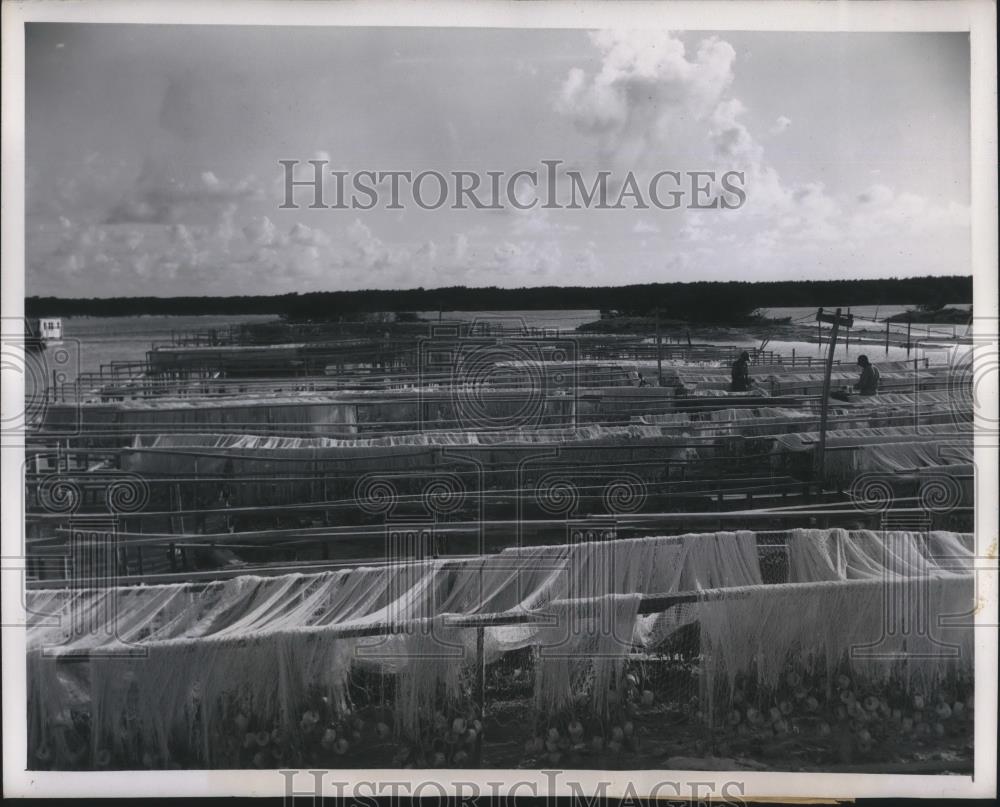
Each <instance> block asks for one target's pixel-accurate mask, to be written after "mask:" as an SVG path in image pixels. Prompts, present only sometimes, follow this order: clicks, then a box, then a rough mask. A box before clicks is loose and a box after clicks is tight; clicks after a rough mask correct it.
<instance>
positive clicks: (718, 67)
mask: <svg viewBox="0 0 1000 807" xmlns="http://www.w3.org/2000/svg"><path fill="white" fill-rule="evenodd" d="M590 38H591V41H592V42H593V44H594V45H595V46H596V47H597V48H598V50H599V51H600V54H601V67H600V69H599V70H598V71H597V72H596V73H595V74H593V75H589V74H588V73H587V72H586V71H585V70H583V69H581V68H573V69H571V70H570V71H569V74H568V75H567V77H566V79H565V81H564V82H563V84H562V87H561V89H560V93H559V98H558V101H557V109H558V110H559V111H560V112H561V113H562V114H564V115H566V116H568V117H569V119H570V120H571V121H572V122H573V124H574V125H575V126H576V128H577V129H578V130H580V131H581V132H584V133H587V134H591V135H595V136H597V137H598V139H599V142H600V146H601V150H602V152H603V155H604V156H605V157H610V158H619V159H624V160H638V159H641V158H642V157H645V156H647V155H649V154H650V153H651V152H653V151H654V150H655V149H656V148H658V147H659V146H661V145H662V144H664V143H665V142H666V141H667V139H668V138H669V135H670V132H671V131H672V129H674V127H675V124H676V123H677V122H678V121H685V120H687V119H695V120H698V119H701V118H704V117H705V116H706V115H708V114H709V113H710V112H711V111H712V110H713V109H714V108H715V107H716V106H717V104H718V102H719V100H720V98H721V97H722V95H723V93H724V92H725V90H726V89H727V88H728V87H729V85H730V83H731V82H732V80H733V61H734V59H735V55H736V54H735V51H734V50H733V48H732V46H731V45H729V43H727V42H724V41H722V40H721V39H718V38H717V37H711V38H708V39H705V40H703V41H702V42H701V43H700V44H699V46H698V48H697V50H696V51H695V53H694V54H693V58H689V57H688V54H687V53H686V52H685V47H684V43H683V42H682V41H681V40H680V39H679V38H677V37H676V36H674V35H673V34H671V33H669V32H667V31H657V30H641V31H640V30H629V31H602V32H597V33H593V34H591V35H590Z"/></svg>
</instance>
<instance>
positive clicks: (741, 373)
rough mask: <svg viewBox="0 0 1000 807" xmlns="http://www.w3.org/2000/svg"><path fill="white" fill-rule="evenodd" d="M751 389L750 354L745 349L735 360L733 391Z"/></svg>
mask: <svg viewBox="0 0 1000 807" xmlns="http://www.w3.org/2000/svg"><path fill="white" fill-rule="evenodd" d="M749 389H750V354H749V353H747V352H746V351H745V350H744V351H743V352H742V353H741V354H740V357H739V358H738V359H737V360H736V361H735V362H733V383H732V387H731V390H732V391H733V392H746V391H747V390H749Z"/></svg>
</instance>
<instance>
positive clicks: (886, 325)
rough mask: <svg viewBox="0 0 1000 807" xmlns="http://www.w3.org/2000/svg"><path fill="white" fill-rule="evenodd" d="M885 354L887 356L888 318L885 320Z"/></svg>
mask: <svg viewBox="0 0 1000 807" xmlns="http://www.w3.org/2000/svg"><path fill="white" fill-rule="evenodd" d="M885 355H886V357H888V356H889V320H886V321H885Z"/></svg>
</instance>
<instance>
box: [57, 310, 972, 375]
mask: <svg viewBox="0 0 1000 807" xmlns="http://www.w3.org/2000/svg"><path fill="white" fill-rule="evenodd" d="M835 307H836V306H831V308H835ZM955 307H965V308H968V306H967V305H966V306H962V305H956V306H955ZM844 308H846V306H844ZM904 310H906V307H905V306H855V307H852V309H851V313H853V314H854V315H855V317H856V318H857V319H856V326H855V330H854V331H853V332H852V339H851V343H850V345H848V344H847V343H846V342H843V341H841V342H839V344H838V346H837V354H836V355H837V358H839V359H841V360H850V359H854V358H856V357H857V355H858V353H862V352H865V353H868V354H870V355H872V357H873V359H875V360H878V359H882V360H885V359H890V360H895V359H901V358H907V353H906V350H905V349H904V348H900V347H890V348H889V353H888V355H886V352H885V347H884V342H883V343H878V342H877V340H878V334H880V333H884V332H885V331H884V326H883V325H881V324H878V323H875V322H874V321H871V322H866V321H865V319H866V318H871V319H872V320H874V318H875V317H876V316H877V317H885V316H891V315H892V314H896V313H901V312H902V311H904ZM768 311H769V312H770V315H771V316H774V317H792V319H793V320H801V321H802V323H803V324H811V323H812V322H814V320H815V314H816V309H815V308H771V309H768ZM420 315H421V316H422V317H424V318H425V319H428V320H430V321H431V322H433V321H435V320H436V319H437V317H438V312H437V311H426V312H421V314H420ZM599 317H600V312H599V311H596V310H574V311H443V312H441V318H442V319H443V320H449V319H451V320H455V319H461V320H471V321H475V320H480V321H486V322H491V323H502V324H503V325H504V326H505V327H508V328H522V327H523V328H558V329H559V330H561V331H572V330H573V329H574V328H576V327H577V326H578V325H581V324H583V323H585V322H592V321H594V320H595V319H598V318H599ZM274 319H276V317H275V316H272V315H257V316H253V315H247V316H197V317H195V316H183V317H160V316H140V317H67V318H64V319H63V333H64V338H65V346H66V347H67V348H68V353H69V355H70V359H69V363H70V367H68V368H67V369H68V370H69V373H68V376H69V378H73V377H75V374H76V372H95V371H97V370H98V369H99V368H100V366H101V365H102V364H108V363H110V362H112V361H136V362H138V361H142V360H143V359H144V358H145V356H146V351H147V350H149V349H150V347H151V345H152V344H153V343H155V342H169V341H170V338H171V334H172V333H173V332H175V331H195V330H207V329H210V328H219V329H223V328H226V327H228V326H229V325H231V324H235V323H240V322H266V321H270V320H274ZM896 327H898V326H896ZM865 329H870V331H871V333H869V334H863V333H862V331H863V330H865ZM895 329H896V328H894V330H895ZM899 330H900V332H903V333H905V326H904V327H902V328H901V329H899ZM927 330H928V329H927V328H926V326H914V330H913V333H914V338H915V340H916V338H917V337H919V338H921V339H926V338H928V333H927ZM955 330H956V331H957V333H958V335H961V333H962V331H963V330H964V328H962V327H958V328H957V329H955ZM929 331H930V333H929V336H930V338H932V339H933V338H935V337H937V338H942V339H944V338H950V337H951V336H952V332H953V329H952V327H951V326H950V325H948V326H943V325H938V326H931V327H930V329H929ZM859 337H866V338H870V339H872V340H875V342H876V343H874V344H873V343H872V342H869V343H867V344H865V343H861V342H860V341H859ZM718 341H720V342H723V341H724V342H725V343H727V344H741V345H746V346H748V347H750V346H756V345H759V340H756V339H748V338H738V337H737V336H736V335H735V334H734V337H733V338H727V339H725V340H722V339H720V340H718ZM767 347H768V349H770V350H774V351H775V352H776V353H778V352H780V353H782V354H785V355H791V352H792V350H793V349H794V350H795V352H796V355H797V356H802V357H805V356H814V357H818V356H821V355H825V353H826V349H827V347H826V345H823V346H820V345H819V344H817V343H809V342H787V341H778V340H775V341H771V342H769V343H768V345H767ZM938 352H939V351H937V350H935V349H931V350H929V351H926V352H925V350H924V349H922V348H918V349H917V350H915V351H914V352H913V353H911V354H910V357H912V356H918V357H923V356H924V355H934V354H935V353H938ZM74 368H75V371H76V372H74V371H73V370H74Z"/></svg>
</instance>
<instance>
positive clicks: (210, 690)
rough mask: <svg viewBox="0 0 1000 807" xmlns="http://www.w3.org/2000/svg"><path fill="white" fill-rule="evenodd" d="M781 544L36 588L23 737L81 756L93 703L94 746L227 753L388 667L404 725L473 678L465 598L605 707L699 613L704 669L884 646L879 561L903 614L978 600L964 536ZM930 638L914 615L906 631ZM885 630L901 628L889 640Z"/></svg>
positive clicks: (542, 697) (531, 550)
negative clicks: (762, 549) (649, 651)
mask: <svg viewBox="0 0 1000 807" xmlns="http://www.w3.org/2000/svg"><path fill="white" fill-rule="evenodd" d="M787 545H788V564H789V581H790V583H789V584H787V585H764V584H763V583H762V578H761V570H760V564H759V561H758V537H757V536H756V535H755V534H754V533H751V532H736V533H732V532H719V533H705V534H688V535H682V536H672V537H650V538H635V539H620V540H617V541H596V542H589V543H579V544H570V545H559V546H542V547H521V548H512V549H508V550H505V551H503V552H500V553H498V554H496V555H489V556H479V557H475V558H469V559H451V560H445V559H436V560H427V561H421V562H410V563H399V564H385V565H382V566H371V567H362V568H355V569H349V570H339V571H334V572H325V573H322V574H310V575H282V576H276V577H255V576H243V577H238V578H235V579H232V580H228V581H224V582H212V583H208V584H206V585H202V586H199V585H192V584H178V585H166V586H144V587H131V588H116V589H110V590H96V589H90V590H76V591H52V590H38V591H32V592H31V593H30V596H29V602H28V607H29V612H30V613H31V614H33V616H32V619H31V622H32V625H31V627H30V628H29V631H28V646H29V652H28V667H29V671H28V681H29V684H30V692H29V726H30V732H29V740H30V744H31V746H32V747H44V748H47V749H50V752H51V753H53V754H55V755H56V756H57V757H59V756H60V755H63V756H65V757H71V756H72V754H73V753H74V751H73V749H71V748H63V747H60V742H61V740H60V736H61V735H60V734H59V732H58V731H54V728H56V727H58V726H60V725H62V724H65V722H66V721H67V720H68V719H69V718H68V717H67V716H68V715H69V714H70V713H71V712H73V711H74V710H84V711H86V712H87V713H88V715H89V732H90V736H91V738H92V739H91V744H90V747H91V753H96V749H99V748H100V749H107V750H109V751H112V752H113V753H121V754H123V755H127V753H128V752H129V751H131V753H132V754H133V756H134V754H135V753H136V751H135V749H136V748H137V747H138V748H141V749H144V750H146V751H147V752H154V753H155V754H156V755H157V756H158V757H159V758H166V757H167V756H168V754H169V752H170V749H175V748H177V747H183V748H186V749H188V753H189V754H190V755H192V758H193V759H195V760H197V761H198V762H199V763H200V764H204V765H206V766H217V765H220V764H226V763H227V760H228V759H229V757H228V756H227V754H228V752H227V750H226V746H225V744H224V743H223V742H222V740H221V739H220V738H219V736H218V734H217V733H218V726H219V725H221V724H223V723H225V722H226V721H227V720H229V721H231V720H232V719H233V716H234V715H235V714H253V715H255V716H257V717H259V718H260V719H262V720H263V719H267V720H273V721H274V722H276V723H280V724H288V725H294V720H295V719H297V716H298V715H299V714H300V713H301V710H302V708H303V706H302V704H303V703H306V702H309V699H310V698H316V697H322V698H324V699H325V701H324V702H325V703H326V704H328V706H329V708H330V709H332V710H333V711H334V712H336V711H338V710H339V711H344V710H346V709H348V708H349V704H350V697H349V685H350V681H351V679H352V676H354V675H355V674H357V673H361V672H363V671H365V670H367V671H370V672H375V673H377V674H381V675H390V676H392V677H393V678H394V680H395V682H396V689H395V693H396V695H395V712H396V716H397V729H398V730H400V731H403V732H413V731H416V728H417V726H418V725H419V723H420V721H421V720H422V719H426V718H427V716H428V715H429V714H431V713H432V712H433V710H434V708H435V704H440V703H441V702H442V701H444V702H448V701H457V700H458V699H460V698H461V697H462V693H463V687H465V688H466V689H467V687H468V681H469V678H470V676H471V675H472V672H473V671H472V667H473V666H474V665H473V663H472V662H473V661H474V659H475V649H476V644H477V631H476V629H475V628H474V627H460V626H458V625H455V624H452V622H453V620H454V618H457V617H466V618H471V617H475V616H476V615H480V616H483V617H489V619H492V620H494V621H497V620H498V619H499V618H506V619H507V620H508V621H510V620H520V621H519V622H517V623H515V624H501V625H493V626H488V627H486V629H485V631H484V632H483V635H482V643H483V659H484V661H485V663H486V664H490V663H491V662H493V661H495V660H497V659H499V658H500V657H501V656H503V655H504V654H505V653H509V652H511V651H514V650H518V649H523V648H536V651H535V664H536V675H535V683H534V686H535V704H536V707H537V709H538V711H539V712H540V713H547V712H557V711H559V710H560V709H563V708H565V707H566V706H567V705H568V704H570V703H571V702H573V701H574V699H577V700H578V698H579V696H580V695H581V693H582V694H583V695H584V696H585V697H587V698H588V699H589V702H590V704H591V707H592V709H593V710H594V711H595V712H597V713H600V712H602V711H603V710H604V709H605V708H606V706H607V700H608V698H609V697H610V695H611V693H613V692H614V691H615V690H616V689H617V688H618V684H619V678H620V676H621V672H622V664H623V660H624V658H625V656H626V655H627V654H628V653H629V652H630V651H631V650H632V649H633V648H637V647H651V646H654V645H655V644H657V643H658V642H660V641H662V640H663V639H664V638H665V637H668V636H670V635H671V634H672V632H673V631H675V630H677V628H679V627H681V626H683V625H690V624H691V623H692V622H697V623H698V626H699V629H700V634H701V642H702V655H703V657H704V658H705V659H706V664H707V671H708V675H709V680H714V679H713V677H714V676H722V677H724V678H727V679H728V680H730V681H731V679H732V677H733V676H735V675H736V674H737V673H752V674H754V675H756V676H758V677H759V678H760V679H761V681H762V682H763V683H764V684H765V685H767V684H768V683H770V682H772V681H773V678H774V676H775V675H776V674H777V671H778V670H780V669H781V666H782V665H783V664H784V663H785V662H786V661H787V658H788V657H789V656H790V655H793V654H799V655H802V656H804V657H808V658H810V659H813V660H814V663H817V664H826V665H829V666H830V667H831V668H832V667H833V666H835V665H836V664H838V663H840V661H841V660H842V659H843V657H844V655H845V653H846V652H847V651H848V650H849V649H850V648H851V647H854V646H857V645H864V644H871V645H873V646H876V647H878V646H879V645H878V642H879V641H880V639H881V638H882V637H881V632H880V631H882V629H883V628H885V626H886V624H887V623H886V622H885V621H884V620H883V619H882V618H881V617H880V615H882V614H883V613H884V611H885V608H886V605H885V602H886V599H885V597H886V591H887V588H886V586H884V585H873V582H874V583H878V582H879V580H880V579H882V578H885V579H888V580H890V582H891V581H893V580H895V581H896V583H898V584H899V585H903V584H904V582H906V581H912V580H913V579H919V580H920V581H922V585H923V586H924V588H922V589H921V591H924V589H926V594H925V595H924V596H923V597H922V598H918V599H920V602H919V603H917V604H909V605H908V604H907V603H910V602H911V600H913V598H910V600H907V599H906V598H900V603H902V605H898V606H897V607H902V608H903V611H904V613H903V614H902V616H903V617H904V618H905V620H907V624H909V623H911V622H913V623H915V622H916V621H917V620H919V619H922V618H923V617H924V614H923V612H922V611H921V612H919V613H918V612H915V611H913V610H912V609H914V608H917V607H920V608H923V607H925V606H926V607H928V608H929V609H930V611H929V612H928V613H933V614H941V613H949V614H961V613H964V612H966V611H968V610H969V607H970V605H971V602H972V584H971V581H972V576H971V567H970V566H969V564H970V563H971V539H970V537H969V536H965V535H958V534H954V533H931V534H930V535H929V537H927V536H910V537H909V538H907V537H906V535H903V537H899V538H898V539H897V538H896V537H895V534H889V535H885V534H880V533H871V532H866V531H858V532H852V533H847V532H844V531H842V530H829V531H819V530H814V531H795V532H793V533H791V534H790V535H789V536H788V540H787ZM963 564H964V565H963ZM907 584H909V583H907ZM696 591H704V592H706V595H705V596H706V597H707V596H709V595H711V596H712V598H713V599H710V600H703V601H696V602H690V603H687V604H684V605H682V606H681V607H674V608H670V609H668V610H666V611H665V612H661V613H651V614H640V606H641V602H642V598H643V597H644V596H649V595H669V594H674V593H677V592H696ZM720 593H721V595H724V596H721V595H720ZM906 609H910V610H909V611H908V610H906ZM387 626H392V628H391V630H387ZM404 627H405V628H406V630H405V632H397V633H393V632H392V630H397V631H399V630H402V629H403V628H404ZM889 627H892V626H891V625H889ZM951 630H952V632H953V633H955V634H956V636H951V634H949V635H948V636H947V638H948V640H949V641H951V644H952V646H955V647H958V648H959V650H960V655H959V656H958V657H954V656H952V657H949V658H946V659H936V660H933V661H928V662H926V663H912V662H907V663H906V665H905V674H906V675H907V676H908V677H909V678H910V679H913V680H920V681H923V680H928V679H930V678H933V677H935V676H938V675H942V674H944V673H945V672H946V671H947V670H948V669H951V668H954V666H955V665H962V664H966V665H967V664H968V663H969V662H970V659H971V655H970V654H971V644H970V642H971V637H970V636H969V634H971V631H968V630H966V631H965V632H964V634H963V633H961V631H959V630H958V629H955V628H953V629H951ZM890 638H892V637H890ZM933 638H935V639H937V638H939V637H937V636H934V637H933ZM894 641H895V640H894ZM932 646H933V647H934V648H937V647H938V645H937V644H935V643H934V642H932V641H930V640H929V639H928V638H927V637H926V636H924V635H922V634H921V635H916V636H915V635H913V634H912V632H911V633H908V634H906V636H905V649H906V650H907V651H909V652H913V650H914V648H916V649H918V650H919V649H924V650H926V649H927V648H928V647H932ZM886 647H888V648H889V650H890V651H892V652H896V653H897V654H898V651H899V650H900V646H899V642H898V641H896V642H895V644H893V642H892V641H890V642H889V644H888V645H886ZM851 663H852V664H853V665H855V666H856V667H857V668H858V670H859V671H860V672H861V673H863V674H864V675H869V676H880V675H888V674H889V673H890V672H891V671H893V670H894V669H896V668H895V667H894V666H893V665H892V664H887V663H886V662H885V661H884V660H881V661H880V660H872V659H867V658H866V657H858V659H854V658H852V660H851ZM897 666H898V665H897ZM230 761H231V760H230Z"/></svg>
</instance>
